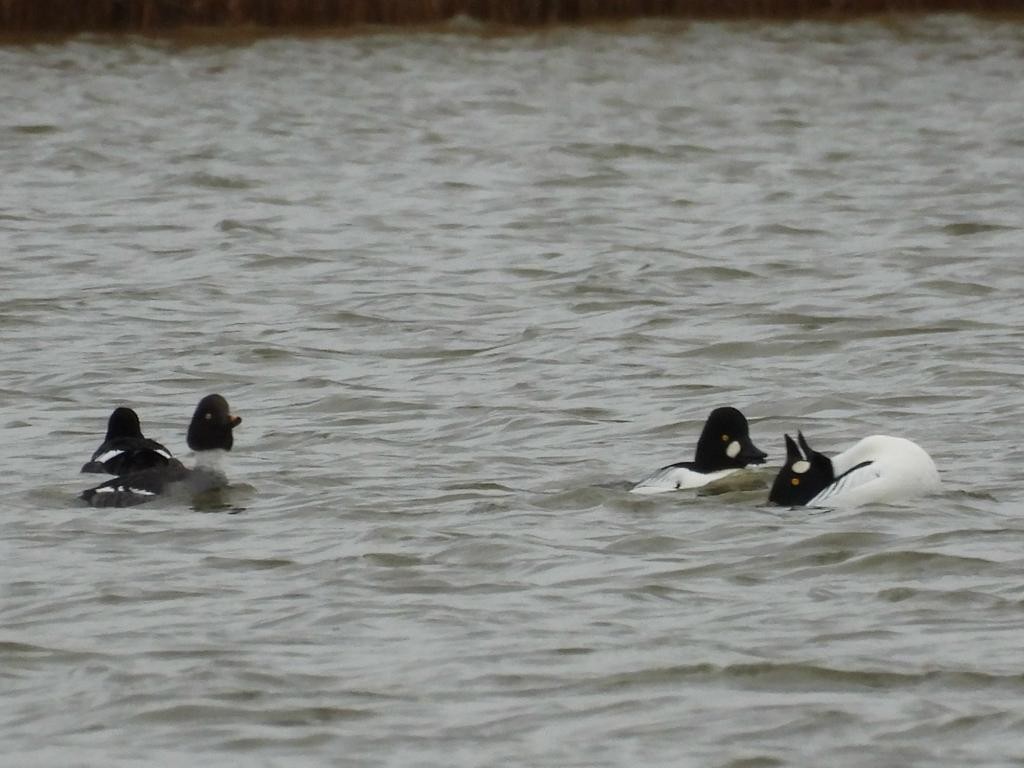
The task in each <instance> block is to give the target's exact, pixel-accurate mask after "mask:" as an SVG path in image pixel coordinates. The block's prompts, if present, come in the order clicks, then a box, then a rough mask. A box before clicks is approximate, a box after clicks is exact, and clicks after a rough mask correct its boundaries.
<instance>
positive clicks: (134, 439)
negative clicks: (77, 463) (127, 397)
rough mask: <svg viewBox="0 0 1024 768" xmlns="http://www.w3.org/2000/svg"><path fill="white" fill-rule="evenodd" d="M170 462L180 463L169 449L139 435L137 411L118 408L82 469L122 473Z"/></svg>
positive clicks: (112, 414) (109, 473)
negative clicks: (98, 445) (100, 441)
mask: <svg viewBox="0 0 1024 768" xmlns="http://www.w3.org/2000/svg"><path fill="white" fill-rule="evenodd" d="M172 463H174V464H179V462H178V460H177V459H175V458H174V457H173V456H172V455H171V452H170V451H169V450H167V449H166V448H165V447H164V446H162V445H161V444H160V443H158V442H157V441H156V440H150V439H149V438H148V437H145V436H144V435H143V434H142V426H141V425H140V424H139V416H138V414H137V413H135V411H133V410H132V409H131V408H125V407H121V408H115V409H114V412H113V413H111V414H110V418H109V419H108V420H107V434H106V437H104V438H103V442H102V443H100V447H99V448H97V449H96V450H95V452H94V453H93V455H92V458H91V459H90V460H89V461H88V462H87V463H86V464H85V465H84V466H83V467H82V471H83V472H97V473H105V474H108V475H124V474H127V473H129V472H138V471H140V470H143V469H152V468H154V467H163V466H167V465H168V464H172Z"/></svg>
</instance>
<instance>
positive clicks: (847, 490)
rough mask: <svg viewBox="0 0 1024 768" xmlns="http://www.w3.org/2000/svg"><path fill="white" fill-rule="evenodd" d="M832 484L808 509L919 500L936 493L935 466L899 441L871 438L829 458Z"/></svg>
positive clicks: (913, 446) (921, 451) (914, 445)
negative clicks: (920, 497) (909, 499)
mask: <svg viewBox="0 0 1024 768" xmlns="http://www.w3.org/2000/svg"><path fill="white" fill-rule="evenodd" d="M831 461H832V468H833V471H834V472H835V478H836V479H835V480H834V481H833V482H832V483H831V484H830V485H828V486H827V487H825V488H824V489H822V490H821V491H819V492H818V494H817V495H816V496H814V498H812V499H811V500H810V501H809V502H807V506H809V507H855V506H860V505H862V504H873V503H879V502H880V503H887V502H892V501H900V500H902V499H908V498H912V497H914V496H920V495H922V494H925V493H930V492H931V491H934V490H936V489H938V487H939V485H940V481H939V471H938V470H937V469H936V468H935V462H934V461H932V457H931V456H929V455H928V453H927V451H925V450H924V448H922V447H921V446H919V445H918V444H917V443H915V442H913V441H911V440H907V439H906V438H903V437H892V436H890V435H871V436H870V437H865V438H864V439H863V440H861V441H860V442H858V443H856V444H854V445H853V446H851V447H850V448H848V449H846V450H845V451H843V452H842V453H838V454H836V455H835V456H832V457H831Z"/></svg>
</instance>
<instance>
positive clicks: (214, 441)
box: [81, 395, 242, 507]
mask: <svg viewBox="0 0 1024 768" xmlns="http://www.w3.org/2000/svg"><path fill="white" fill-rule="evenodd" d="M241 422H242V419H241V418H240V417H238V416H234V415H232V413H231V409H230V408H229V406H228V401H227V400H225V399H224V398H223V397H221V396H220V395H207V396H206V397H204V398H203V399H202V400H200V401H199V405H197V406H196V410H195V413H194V414H193V415H192V421H191V422H190V423H189V426H188V447H189V448H191V449H192V450H193V451H195V454H196V466H195V467H194V468H193V469H189V468H187V467H185V466H184V465H183V464H182V463H181V462H180V461H176V460H175V461H173V462H169V463H167V464H165V465H163V466H158V467H151V468H149V469H143V470H139V471H137V472H129V473H127V474H124V475H121V476H120V477H115V478H114V479H112V480H108V481H107V482H105V483H102V484H101V485H97V486H96V487H94V488H89V489H87V490H85V491H83V492H82V494H81V498H82V499H83V500H85V501H87V502H89V504H91V505H92V506H94V507H128V506H133V505H135V504H142V503H144V502H147V501H150V500H152V499H153V498H155V497H156V496H160V495H176V496H189V497H191V496H195V495H197V494H200V493H203V492H205V491H211V490H214V489H217V488H222V487H224V486H226V485H227V482H228V479H227V475H225V474H224V470H223V469H222V468H221V457H222V456H223V454H224V453H225V452H226V451H230V450H231V446H232V445H233V444H234V436H233V434H232V430H233V429H234V428H235V427H237V426H238V425H239V424H241Z"/></svg>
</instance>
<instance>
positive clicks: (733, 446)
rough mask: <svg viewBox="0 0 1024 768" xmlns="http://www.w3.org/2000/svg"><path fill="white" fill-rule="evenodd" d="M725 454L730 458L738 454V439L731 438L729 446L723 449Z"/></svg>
mask: <svg viewBox="0 0 1024 768" xmlns="http://www.w3.org/2000/svg"><path fill="white" fill-rule="evenodd" d="M725 455H726V456H728V457H729V458H730V459H735V458H736V457H737V456H739V455H740V443H739V441H738V440H733V441H732V442H731V443H729V446H728V447H727V448H726V449H725Z"/></svg>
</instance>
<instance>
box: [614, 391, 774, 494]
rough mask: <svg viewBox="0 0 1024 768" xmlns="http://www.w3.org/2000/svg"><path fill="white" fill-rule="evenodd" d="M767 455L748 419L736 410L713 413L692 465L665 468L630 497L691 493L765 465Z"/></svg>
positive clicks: (708, 420)
mask: <svg viewBox="0 0 1024 768" xmlns="http://www.w3.org/2000/svg"><path fill="white" fill-rule="evenodd" d="M766 458H768V455H767V454H766V453H765V452H764V451H762V450H760V449H758V448H757V447H756V446H755V445H754V443H753V442H752V441H751V439H750V427H749V425H748V424H747V417H746V416H744V415H743V413H742V412H740V411H739V410H738V409H736V408H732V407H730V406H723V407H721V408H715V409H714V410H713V411H711V413H710V415H709V416H708V418H707V421H705V422H704V429H703V430H701V433H700V438H698V440H697V451H696V454H695V456H694V459H693V461H681V462H679V463H677V464H669V465H668V466H665V467H662V468H661V469H659V470H658V471H656V472H654V473H652V474H651V475H650V476H648V477H646V478H644V479H643V480H641V481H640V482H639V483H637V484H636V485H634V486H633V487H632V488H631V489H630V492H631V493H644V494H653V493H665V492H667V491H679V490H688V489H691V488H700V487H701V486H704V485H707V484H708V483H712V482H714V481H716V480H721V479H722V478H723V477H728V476H729V475H731V474H733V473H734V472H738V471H739V470H741V469H743V468H744V467H747V466H749V465H751V464H764V462H765V459H766Z"/></svg>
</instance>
